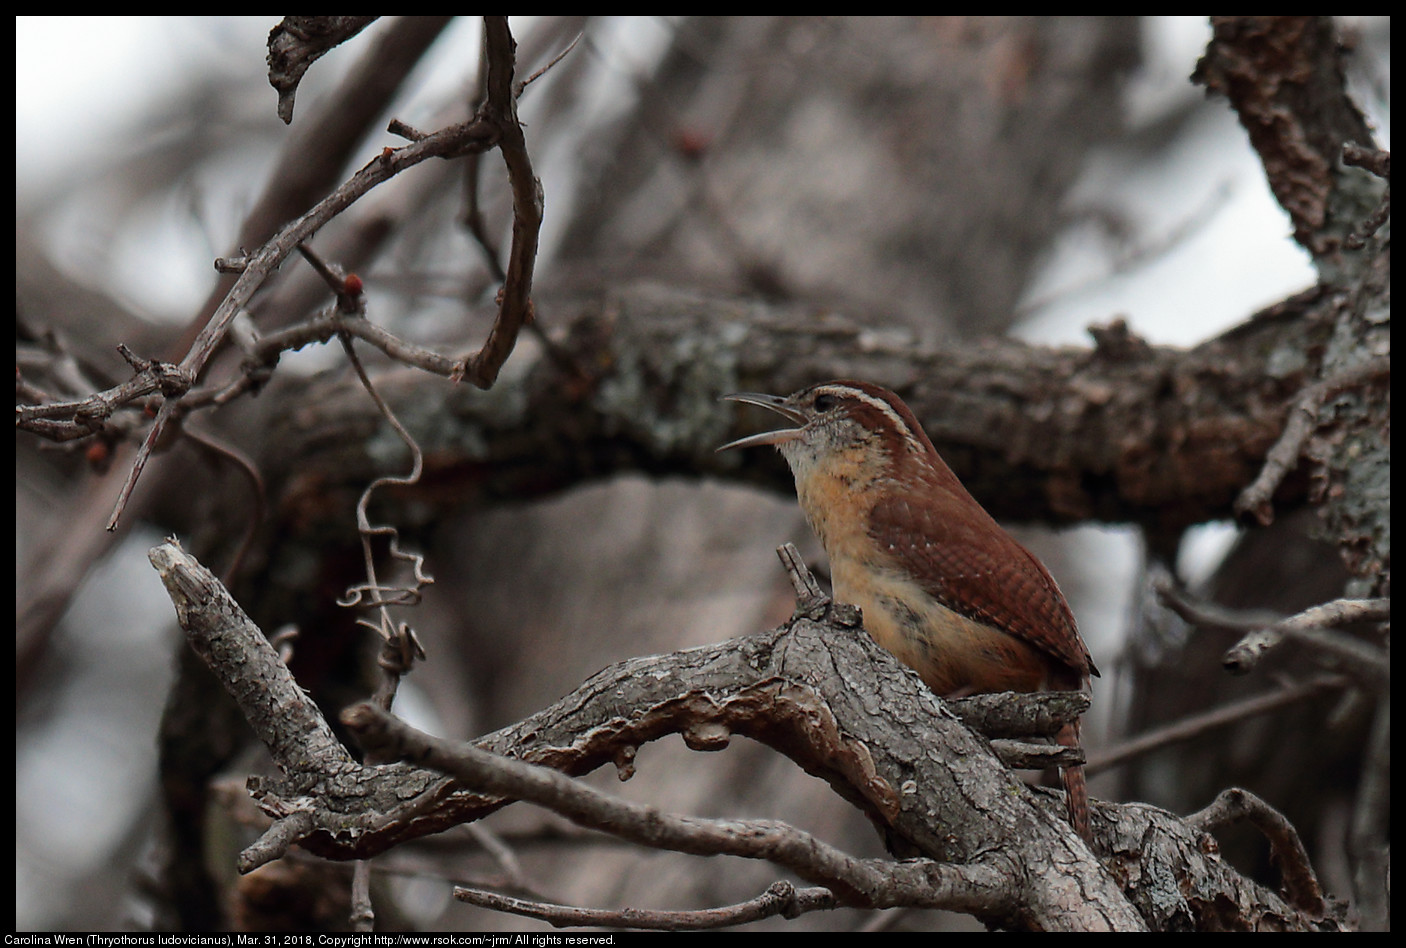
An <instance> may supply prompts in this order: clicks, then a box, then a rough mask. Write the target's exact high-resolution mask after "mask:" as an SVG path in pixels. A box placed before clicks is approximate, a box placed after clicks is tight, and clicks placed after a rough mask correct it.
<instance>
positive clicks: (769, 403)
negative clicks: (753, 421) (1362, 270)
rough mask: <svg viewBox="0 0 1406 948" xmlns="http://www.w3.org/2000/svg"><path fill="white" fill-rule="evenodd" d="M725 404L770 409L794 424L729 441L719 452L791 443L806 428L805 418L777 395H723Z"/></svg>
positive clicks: (751, 393)
mask: <svg viewBox="0 0 1406 948" xmlns="http://www.w3.org/2000/svg"><path fill="white" fill-rule="evenodd" d="M723 401H725V402H744V403H746V404H748V405H760V406H761V407H763V408H770V409H771V410H772V411H774V412H776V413H777V414H779V415H785V416H786V418H787V419H788V420H790V421H794V422H795V423H796V427H794V428H778V429H777V430H775V431H763V432H762V433H761V434H754V435H748V436H747V437H745V438H738V439H737V440H736V441H729V442H728V443H727V444H725V445H723V446H722V447H720V448H718V450H719V451H727V450H729V449H730V448H755V447H757V446H758V445H763V444H781V443H782V442H783V441H793V440H795V439H796V438H799V437H800V436H801V431H802V429H804V428H805V426H806V416H805V414H804V413H802V412H800V411H797V410H796V409H794V408H792V407H791V406H790V405H788V404H786V399H784V398H782V397H781V396H779V395H758V394H756V393H755V392H736V393H734V394H732V395H724V396H723Z"/></svg>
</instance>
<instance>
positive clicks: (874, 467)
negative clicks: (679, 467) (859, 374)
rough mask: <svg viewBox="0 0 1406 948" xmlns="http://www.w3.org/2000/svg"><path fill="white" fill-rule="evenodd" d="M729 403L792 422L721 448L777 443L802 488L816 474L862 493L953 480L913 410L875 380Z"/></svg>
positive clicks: (737, 397)
mask: <svg viewBox="0 0 1406 948" xmlns="http://www.w3.org/2000/svg"><path fill="white" fill-rule="evenodd" d="M724 398H726V399H728V400H731V401H737V402H743V403H745V404H748V405H759V406H761V407H762V408H768V409H770V410H772V411H774V412H776V413H778V414H780V415H782V416H784V417H785V418H786V419H787V420H788V421H789V422H790V424H789V425H788V426H786V427H783V428H777V429H775V430H772V431H765V432H762V433H761V434H755V435H751V436H750V437H746V438H739V439H738V440H736V441H732V442H729V443H728V444H725V445H723V446H722V447H720V448H718V450H719V451H726V450H729V449H731V448H750V447H756V446H759V445H775V446H776V447H777V448H778V449H779V450H780V451H781V454H782V455H783V456H784V457H785V458H786V461H787V462H788V463H789V464H790V466H791V470H792V472H793V473H794V474H795V475H796V483H797V485H798V486H801V485H803V484H805V483H806V482H808V481H809V480H810V479H811V478H813V477H815V476H817V475H819V476H830V477H839V478H842V479H843V480H844V481H845V482H846V483H847V484H849V485H850V487H851V489H857V490H862V489H865V488H869V487H880V486H882V485H883V484H884V483H885V482H887V481H894V480H900V481H905V482H908V483H913V482H915V481H917V482H934V481H945V480H948V479H951V480H953V481H955V478H953V477H952V474H951V472H950V471H949V470H948V469H947V465H946V464H944V463H943V462H942V460H941V458H939V457H938V454H937V451H936V450H935V449H934V448H933V446H932V441H930V440H929V439H928V436H927V434H926V433H924V431H923V428H922V426H921V425H920V424H919V423H918V420H917V419H916V418H915V417H914V416H913V412H912V411H910V410H909V408H908V406H907V405H905V404H904V403H903V401H902V400H901V399H900V398H899V397H898V396H897V395H895V394H894V393H893V392H890V391H889V390H887V389H885V388H882V387H880V386H878V385H874V384H872V383H870V382H855V381H850V380H848V379H840V380H836V381H832V382H821V383H820V384H818V385H812V386H810V387H809V388H804V389H801V390H800V391H799V392H796V393H794V394H792V395H788V396H786V397H785V398H782V397H780V396H776V395H759V394H754V393H751V392H739V393H737V394H734V395H726V396H724Z"/></svg>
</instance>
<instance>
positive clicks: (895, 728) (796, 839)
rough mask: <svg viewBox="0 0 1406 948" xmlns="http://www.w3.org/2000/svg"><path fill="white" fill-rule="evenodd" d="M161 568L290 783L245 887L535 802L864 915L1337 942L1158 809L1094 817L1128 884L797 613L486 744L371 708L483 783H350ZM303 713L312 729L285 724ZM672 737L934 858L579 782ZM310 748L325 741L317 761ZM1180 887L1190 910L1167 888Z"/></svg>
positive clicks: (258, 641)
mask: <svg viewBox="0 0 1406 948" xmlns="http://www.w3.org/2000/svg"><path fill="white" fill-rule="evenodd" d="M152 559H153V563H154V564H156V565H157V566H158V568H160V569H161V571H162V575H163V579H164V580H165V581H166V584H167V587H168V590H170V592H171V594H172V598H173V600H175V601H176V603H177V606H178V614H179V616H180V618H181V622H182V625H183V627H185V628H186V630H187V633H188V634H189V635H191V636H192V643H193V644H195V645H196V646H197V649H198V650H199V651H201V654H202V657H203V658H205V660H206V661H207V662H209V663H210V664H211V667H212V668H213V669H214V670H215V671H216V673H217V674H218V675H219V676H220V678H221V679H222V680H223V681H224V682H225V683H226V687H228V688H229V689H230V690H231V693H232V694H234V695H235V696H236V698H238V699H239V700H240V701H241V705H242V706H243V707H244V708H245V713H246V714H247V715H249V716H251V719H252V720H254V721H255V722H261V723H256V729H257V730H259V731H260V733H261V734H262V735H263V737H264V739H265V741H266V742H268V743H270V745H271V747H272V748H275V759H276V760H278V761H280V766H281V767H282V768H283V770H284V774H283V776H282V777H281V778H277V779H256V778H251V779H250V783H249V786H250V790H251V792H252V793H253V794H254V796H255V798H256V799H257V800H258V801H259V804H260V806H261V807H262V808H263V809H264V810H265V812H267V813H268V814H269V815H271V816H273V817H274V818H275V820H276V821H277V822H275V824H274V826H273V827H272V828H271V829H270V831H269V832H268V833H266V834H265V836H264V837H263V838H262V839H261V840H260V841H259V843H258V844H256V846H255V847H252V848H251V849H250V850H248V851H246V853H245V856H244V857H243V858H242V860H241V867H242V869H243V870H244V871H248V870H249V869H252V868H254V867H255V866H257V865H258V864H260V863H262V862H264V861H266V860H268V859H270V858H274V857H276V856H277V855H278V854H280V853H281V852H283V851H285V850H286V848H287V846H288V845H290V844H292V843H293V842H299V843H301V845H302V846H303V847H304V848H306V849H309V850H311V851H313V852H315V853H319V854H322V855H324V856H328V857H331V858H339V859H349V858H363V857H365V856H369V855H371V854H374V853H376V852H380V851H384V850H385V849H387V848H389V847H390V846H393V845H395V844H397V843H399V842H403V841H405V840H407V839H412V838H416V837H419V836H423V835H425V834H427V833H432V832H437V831H439V830H443V829H447V828H449V827H451V826H454V825H458V824H460V823H462V822H465V821H469V820H474V819H477V818H480V817H482V816H484V815H486V814H487V813H489V812H492V811H493V810H495V809H497V808H499V807H502V806H504V805H505V804H507V803H508V802H510V799H511V798H512V797H521V798H526V799H531V800H534V801H535V802H538V803H541V804H544V805H548V806H551V807H552V808H554V809H557V810H559V811H560V812H564V813H567V814H568V815H571V816H572V818H573V819H580V820H581V821H582V822H583V823H584V824H585V825H590V826H595V827H597V828H603V827H610V828H611V829H612V831H615V832H621V828H620V826H619V825H618V824H620V823H621V822H622V821H623V822H628V823H630V824H632V825H635V824H638V826H637V829H629V830H627V831H625V835H626V837H627V838H639V839H641V840H644V841H647V842H648V843H649V844H650V845H664V846H672V847H674V848H679V849H682V850H683V851H686V852H730V853H734V854H738V855H748V856H753V857H761V858H767V859H771V860H774V861H776V862H778V863H779V864H780V865H783V866H786V867H787V868H791V869H793V870H795V871H797V872H799V873H800V874H801V875H802V876H803V877H805V878H810V879H814V880H823V883H824V884H825V885H827V887H831V889H832V891H834V892H835V893H836V895H837V896H838V897H840V898H841V899H842V900H843V901H845V902H847V903H849V904H856V905H927V906H935V905H942V906H945V907H949V908H958V909H961V910H966V911H972V912H976V913H979V914H983V915H986V916H987V917H990V918H991V919H992V920H993V921H997V922H999V923H1000V924H1003V925H1012V926H1017V927H1023V928H1054V927H1059V928H1077V929H1095V928H1113V929H1115V930H1129V929H1137V928H1142V927H1145V926H1151V927H1154V928H1164V927H1168V926H1169V925H1176V924H1181V925H1183V926H1190V927H1196V928H1200V929H1204V928H1207V927H1217V926H1219V927H1242V928H1243V927H1255V926H1260V927H1263V926H1266V925H1270V924H1272V925H1274V926H1275V927H1287V928H1314V927H1321V926H1327V927H1333V926H1335V925H1337V924H1338V922H1337V921H1336V919H1335V918H1333V917H1329V916H1328V914H1327V908H1326V907H1321V906H1320V910H1318V911H1313V910H1306V909H1305V908H1304V907H1302V906H1300V907H1297V908H1296V907H1294V906H1292V905H1289V904H1287V903H1285V902H1283V901H1282V900H1281V899H1279V898H1278V897H1277V896H1275V895H1274V894H1273V893H1269V892H1267V891H1264V890H1262V889H1260V888H1258V887H1257V886H1254V885H1253V884H1252V883H1250V882H1248V881H1247V880H1244V879H1242V878H1240V877H1239V876H1238V875H1236V874H1235V873H1234V872H1233V870H1230V869H1229V868H1228V867H1227V866H1225V865H1224V864H1223V863H1222V862H1221V861H1220V860H1217V859H1213V858H1209V857H1208V856H1207V855H1206V849H1205V847H1204V846H1203V845H1202V844H1201V842H1199V841H1198V839H1197V837H1196V834H1195V833H1194V832H1192V831H1191V829H1190V828H1189V827H1187V826H1185V825H1183V824H1182V823H1181V822H1180V821H1178V820H1176V819H1175V818H1174V817H1172V816H1171V815H1170V814H1165V813H1162V812H1161V811H1157V810H1155V809H1153V808H1150V807H1141V806H1136V805H1122V806H1118V807H1113V806H1112V805H1109V804H1100V805H1099V806H1098V807H1097V808H1096V811H1095V817H1096V823H1095V826H1096V831H1097V832H1098V834H1099V838H1100V849H1102V848H1103V845H1104V844H1105V843H1106V844H1107V845H1108V846H1109V847H1110V848H1109V849H1108V850H1107V852H1111V853H1123V854H1129V853H1135V854H1137V858H1138V859H1139V860H1140V861H1141V864H1142V866H1141V869H1140V870H1139V872H1138V873H1134V876H1136V878H1137V880H1138V881H1136V882H1128V881H1125V882H1124V883H1123V884H1122V885H1121V886H1120V885H1119V884H1116V883H1115V882H1114V879H1113V878H1112V877H1111V876H1109V875H1108V874H1107V872H1106V870H1105V868H1104V867H1103V865H1102V864H1101V863H1100V862H1099V861H1098V860H1096V859H1094V858H1093V857H1092V855H1091V854H1090V853H1089V851H1088V850H1087V849H1086V848H1085V847H1084V846H1083V845H1082V843H1081V842H1080V841H1079V839H1078V838H1077V837H1076V836H1075V835H1074V834H1073V832H1072V831H1071V830H1070V828H1069V827H1068V826H1067V825H1066V824H1065V823H1064V821H1063V819H1062V818H1061V816H1060V808H1059V806H1058V805H1057V803H1056V801H1053V800H1044V799H1041V798H1040V797H1039V796H1037V795H1036V794H1034V793H1033V792H1032V791H1031V790H1030V788H1028V787H1026V786H1025V785H1024V784H1023V783H1021V782H1020V781H1018V780H1016V779H1014V776H1013V775H1012V774H1011V773H1010V771H1008V770H1006V769H1005V768H1004V767H1002V766H1001V765H1000V764H998V763H997V761H996V760H995V758H994V757H993V756H992V754H991V751H990V749H989V747H988V746H987V745H986V743H985V742H984V741H983V740H982V739H981V738H979V737H976V736H975V735H974V734H973V733H972V732H971V731H970V730H968V729H967V728H966V726H964V725H963V724H962V723H961V722H960V721H958V720H957V719H956V718H955V717H954V716H953V715H952V714H951V713H950V712H949V711H947V709H946V708H945V706H944V705H943V704H942V703H941V702H939V701H938V700H937V699H936V698H935V697H934V696H933V695H932V694H931V692H929V691H928V690H927V689H926V688H925V687H924V686H923V685H922V683H921V682H920V681H919V680H918V679H917V677H916V676H915V675H914V674H913V673H912V672H911V671H910V670H908V669H906V668H904V667H902V666H901V665H899V664H898V663H897V661H896V660H894V659H893V657H892V656H891V655H889V654H888V653H887V652H885V651H884V650H883V649H881V648H879V647H878V646H877V645H875V644H874V642H873V641H872V640H871V639H870V638H869V636H867V635H864V634H860V633H858V632H857V630H856V629H855V628H854V627H853V626H850V625H836V624H833V623H831V622H830V618H829V617H828V616H827V617H826V618H824V619H823V620H822V621H816V620H813V619H808V618H804V617H801V616H798V617H797V618H795V619H793V620H792V622H790V623H788V624H787V625H786V626H783V627H782V628H780V629H777V630H774V631H772V632H769V633H765V634H761V635H753V636H748V637H746V638H742V639H737V640H733V641H730V642H724V643H720V644H718V645H710V646H703V647H699V648H693V649H688V650H685V651H682V652H676V653H672V654H670V655H660V656H650V657H644V658H638V659H632V660H629V661H626V662H622V663H620V664H618V665H615V666H612V667H610V668H607V669H605V670H603V671H601V672H600V673H598V674H597V675H595V676H593V677H592V678H591V679H589V680H588V681H586V682H585V683H584V684H583V685H582V686H581V687H580V688H579V689H578V690H577V691H575V692H574V693H572V694H570V695H568V696H566V697H565V698H563V699H561V700H560V701H559V702H557V703H556V704H555V705H553V706H552V707H550V708H546V709H544V710H543V711H541V712H539V713H538V714H535V715H533V716H531V717H529V718H528V719H526V720H524V721H522V722H520V723H518V724H516V725H513V726H511V727H508V728H504V729H503V730H501V731H498V732H495V733H494V734H490V735H487V736H485V737H483V738H480V739H479V740H477V741H476V742H474V744H473V745H472V746H467V745H456V744H451V743H448V742H442V741H436V740H434V739H428V738H423V737H421V736H416V735H412V734H409V733H408V732H407V731H405V730H404V729H402V728H400V727H399V726H398V725H394V724H391V723H389V721H388V719H384V718H382V717H380V716H379V715H377V714H375V713H374V711H373V710H372V709H371V708H370V706H366V707H364V708H363V709H362V710H359V711H357V712H356V714H355V715H354V716H353V718H352V720H353V723H355V724H357V726H358V727H370V726H372V725H373V724H374V726H376V727H383V726H384V727H394V728H395V729H396V733H397V734H399V735H400V737H399V738H397V740H401V741H402V743H401V744H400V745H399V747H400V751H399V752H401V753H407V754H410V755H412V756H415V757H423V758H425V759H427V760H429V759H433V761H434V764H435V766H436V767H439V766H444V769H445V770H447V771H448V772H450V773H451V774H453V775H454V777H455V778H458V779H462V780H464V781H466V783H467V786H466V785H461V784H459V783H457V782H456V780H455V779H447V778H444V777H439V776H436V775H435V774H433V773H430V772H427V771H423V770H419V769H417V768H411V767H406V766H404V765H391V766H384V767H361V766H358V765H356V764H354V763H351V764H349V763H348V761H347V758H346V754H345V751H344V750H343V749H342V748H341V747H340V746H338V745H336V743H335V740H334V739H332V738H331V737H330V733H329V732H328V731H327V730H326V725H325V722H322V721H321V719H320V717H319V716H318V714H317V711H316V708H314V707H311V705H310V703H309V702H307V700H306V698H305V696H303V695H302V693H301V692H300V691H299V690H298V688H297V686H296V683H294V682H293V681H292V679H291V677H290V676H287V674H286V670H283V672H282V673H278V672H276V671H270V672H264V671H260V669H262V668H270V669H272V668H273V666H274V665H278V666H281V662H279V661H278V659H277V656H276V655H275V654H274V653H273V651H272V649H271V648H269V647H268V645H267V644H266V643H264V642H263V641H262V637H261V636H259V635H258V633H257V629H254V628H253V627H252V626H251V625H248V622H247V619H245V618H244V617H243V616H242V613H240V612H239V610H238V607H237V606H235V605H234V604H233V603H232V601H231V600H229V598H228V595H227V594H226V593H224V591H223V588H222V587H220V586H219V585H218V583H217V582H216V581H215V580H214V578H213V577H212V576H210V575H209V574H208V572H206V571H204V570H203V568H201V567H199V565H198V564H196V563H194V561H193V560H192V559H190V558H189V557H188V556H187V555H185V554H183V553H182V552H181V551H180V550H179V549H178V548H177V547H175V546H174V545H172V544H167V545H164V546H162V547H158V548H157V549H156V550H154V551H153V552H152ZM202 643H208V644H202ZM246 653H249V654H255V653H257V654H260V656H261V657H259V658H258V659H257V660H251V659H248V658H246ZM289 708H291V709H292V712H293V713H295V714H297V715H298V716H299V718H300V720H302V719H306V720H303V723H293V722H288V721H285V720H284V718H285V717H286V709H289ZM270 709H273V710H270ZM280 709H283V710H280ZM299 709H301V710H299ZM284 727H287V728H288V730H287V731H283V728H284ZM271 731H279V733H271ZM670 733H681V734H682V735H683V736H684V737H685V740H686V741H688V742H689V743H690V745H691V746H694V747H695V748H697V749H712V748H717V747H720V746H722V745H724V744H726V742H727V741H728V740H729V739H730V737H731V736H732V735H734V734H740V735H744V736H747V737H751V738H753V739H755V740H757V741H760V742H762V743H765V744H767V745H769V746H771V747H773V748H775V749H777V750H779V751H781V752H782V753H784V754H786V755H787V756H788V757H790V758H791V759H792V760H794V761H795V762H796V763H797V764H799V765H800V766H801V767H803V768H804V769H805V770H807V771H808V772H810V773H811V774H813V775H815V776H818V777H820V778H822V779H824V780H826V781H827V782H829V783H830V785H831V786H832V787H833V788H834V789H835V790H836V791H837V792H838V793H840V794H841V795H842V796H844V797H845V798H846V799H848V800H850V801H851V802H852V803H854V804H855V805H857V806H859V807H860V808H861V809H863V810H864V811H865V812H866V813H868V815H869V816H870V818H871V820H873V821H874V822H875V823H876V825H877V826H879V827H880V828H881V829H882V830H883V832H884V833H885V835H886V837H887V839H888V840H889V843H890V845H891V846H893V847H896V848H898V849H900V850H904V851H908V852H912V853H914V854H921V855H923V856H925V857H927V858H928V859H933V860H936V861H935V862H926V861H920V862H916V863H914V862H908V863H899V864H894V863H888V862H884V861H874V860H855V859H853V858H852V857H849V856H846V855H845V854H843V853H840V852H839V851H837V850H831V849H829V848H828V847H824V846H822V845H820V844H818V843H817V841H815V840H810V839H807V838H806V837H805V836H804V835H803V834H802V835H798V834H797V833H796V832H795V831H793V830H790V829H789V828H786V827H783V826H782V825H780V824H775V823H766V824H765V825H763V824H747V825H743V824H736V823H728V822H722V823H715V822H710V821H697V820H689V819H687V818H671V819H665V818H664V816H663V815H662V814H659V813H642V812H638V811H637V809H636V808H634V807H632V806H630V805H624V804H619V803H618V802H617V801H614V800H611V799H609V798H605V797H603V796H601V795H599V794H596V793H595V792H594V791H591V792H589V793H588V792H586V791H585V790H584V789H583V788H581V787H580V786H579V785H577V784H575V783H574V782H572V781H570V780H569V779H567V778H568V777H569V776H570V775H574V774H581V773H585V772H587V771H590V770H593V769H595V768H596V767H599V766H601V765H602V764H606V763H612V762H616V761H619V760H621V759H622V756H621V755H622V751H624V750H626V749H633V748H635V747H637V746H638V745H639V744H641V743H644V742H646V741H651V740H655V739H657V738H659V737H661V736H663V735H666V734H670ZM309 735H312V736H314V737H315V740H314V742H313V743H312V744H309V745H306V746H305V747H303V748H302V751H301V752H300V744H301V742H302V741H303V740H304V739H305V738H306V737H307V736H309ZM280 747H281V748H287V749H286V750H277V748H280ZM319 748H321V750H319ZM936 748H940V749H941V751H940V752H935V750H934V749H936ZM502 757H507V758H513V760H509V761H507V762H504V761H502V760H501V759H500V758H502ZM471 787H472V789H470V788H471ZM505 794H506V795H507V796H504V795H505ZM622 806H624V807H625V809H623V810H622V809H621V807H622ZM1115 815H1116V818H1114V819H1108V818H1107V816H1115ZM639 834H643V835H639ZM993 860H995V861H994V862H993ZM1154 864H1156V865H1154ZM1126 878H1127V879H1131V878H1133V877H1131V876H1130V877H1126ZM1169 884H1170V885H1174V886H1176V887H1177V891H1178V892H1179V893H1180V894H1179V895H1178V897H1177V898H1174V899H1168V897H1167V896H1168V893H1167V892H1165V891H1162V890H1163V888H1164V887H1165V886H1167V885H1169ZM1012 886H1014V888H1012ZM1129 898H1131V899H1132V902H1133V904H1134V905H1136V911H1134V910H1133V908H1132V906H1130V905H1129V904H1128V901H1127V900H1128V899H1129ZM1178 918H1180V919H1181V921H1180V922H1178V921H1177V919H1178Z"/></svg>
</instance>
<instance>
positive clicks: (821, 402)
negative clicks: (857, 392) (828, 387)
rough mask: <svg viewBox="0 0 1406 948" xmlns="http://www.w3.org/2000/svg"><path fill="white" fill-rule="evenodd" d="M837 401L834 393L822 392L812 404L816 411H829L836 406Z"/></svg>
mask: <svg viewBox="0 0 1406 948" xmlns="http://www.w3.org/2000/svg"><path fill="white" fill-rule="evenodd" d="M835 401H836V399H835V396H834V395H828V394H823V393H822V394H820V395H817V396H815V401H813V402H811V405H812V406H814V408H815V410H816V411H829V410H830V409H832V408H834V407H835Z"/></svg>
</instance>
